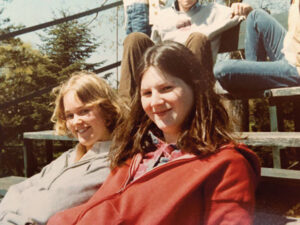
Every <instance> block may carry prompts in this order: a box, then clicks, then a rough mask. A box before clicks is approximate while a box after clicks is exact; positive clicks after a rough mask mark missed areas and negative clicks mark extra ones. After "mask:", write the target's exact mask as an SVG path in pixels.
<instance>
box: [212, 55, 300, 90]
mask: <svg viewBox="0 0 300 225" xmlns="http://www.w3.org/2000/svg"><path fill="white" fill-rule="evenodd" d="M214 74H215V77H216V79H217V80H218V81H219V82H220V84H221V86H222V87H223V88H224V89H225V90H227V91H228V92H231V93H245V92H250V93H251V92H255V91H262V90H266V89H270V88H280V87H292V86H298V85H300V76H299V75H298V73H297V69H296V67H294V66H291V65H290V64H289V63H287V61H286V60H285V59H283V60H280V61H274V62H254V61H247V60H225V61H222V62H218V63H217V64H216V65H215V67H214Z"/></svg>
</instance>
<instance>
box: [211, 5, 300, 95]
mask: <svg viewBox="0 0 300 225" xmlns="http://www.w3.org/2000/svg"><path fill="white" fill-rule="evenodd" d="M285 35H286V30H285V29H284V28H283V27H282V26H281V25H280V24H279V23H278V22H277V21H276V20H275V19H274V18H273V17H272V16H270V15H269V14H268V13H266V12H265V11H263V10H260V9H258V10H253V11H252V12H251V13H250V14H249V15H248V17H247V21H246V39H245V55H246V60H225V61H222V62H219V63H217V64H216V65H215V67H214V74H215V77H216V79H217V80H218V81H219V82H220V84H221V85H222V87H223V88H224V89H226V90H227V91H229V92H231V93H241V92H255V91H262V90H266V89H270V88H279V87H291V86H298V85H300V76H299V74H298V71H297V69H296V67H295V66H293V65H290V64H289V63H288V62H287V60H286V59H285V57H284V54H283V53H282V52H281V50H282V48H283V40H284V37H285ZM267 58H268V59H269V61H266V60H267Z"/></svg>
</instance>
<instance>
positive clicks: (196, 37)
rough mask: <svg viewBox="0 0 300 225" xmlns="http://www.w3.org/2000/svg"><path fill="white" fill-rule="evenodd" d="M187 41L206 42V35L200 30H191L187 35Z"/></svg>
mask: <svg viewBox="0 0 300 225" xmlns="http://www.w3.org/2000/svg"><path fill="white" fill-rule="evenodd" d="M187 41H196V42H199V43H208V42H209V40H208V37H207V36H206V35H205V34H202V33H200V32H193V33H191V34H190V35H189V37H188V39H187Z"/></svg>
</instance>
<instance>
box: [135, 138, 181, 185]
mask: <svg viewBox="0 0 300 225" xmlns="http://www.w3.org/2000/svg"><path fill="white" fill-rule="evenodd" d="M151 136H152V141H153V143H154V144H155V145H156V147H157V149H156V150H155V151H153V152H149V153H147V154H146V155H145V156H144V158H143V160H142V161H141V163H140V165H139V167H138V170H137V171H136V173H135V175H134V177H133V180H136V179H137V178H139V177H141V176H143V175H144V174H145V173H147V172H148V171H150V170H152V169H153V168H155V167H157V166H160V165H163V164H165V163H167V162H171V161H172V160H174V159H177V158H179V157H180V156H183V155H184V153H183V152H182V151H181V150H180V149H177V146H176V145H175V144H167V143H165V142H163V141H162V140H160V139H159V138H157V137H155V136H154V135H152V134H151Z"/></svg>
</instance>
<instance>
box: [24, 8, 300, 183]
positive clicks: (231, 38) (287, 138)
mask: <svg viewBox="0 0 300 225" xmlns="http://www.w3.org/2000/svg"><path fill="white" fill-rule="evenodd" d="M274 17H275V18H276V19H277V20H278V21H279V22H280V23H281V24H282V25H283V26H284V27H287V13H283V14H280V15H275V16H274ZM244 38H245V22H242V23H241V24H240V26H236V27H234V28H232V29H230V30H228V31H226V32H224V34H223V35H222V39H221V46H220V53H222V52H229V51H233V50H237V49H242V48H243V47H244ZM231 97H233V98H235V99H237V98H243V99H249V98H257V97H259V98H268V100H269V102H270V106H269V111H270V121H271V128H270V131H271V132H247V133H243V134H242V136H244V137H247V138H246V139H245V140H244V142H245V143H246V144H248V145H251V146H273V150H272V154H273V164H274V168H263V170H262V175H263V176H270V177H281V178H290V179H300V174H299V173H300V171H293V170H283V169H281V163H280V161H281V159H280V151H281V149H282V148H285V147H300V132H299V133H298V132H293V133H291V132H279V131H282V125H281V122H280V121H281V118H280V115H281V112H280V111H281V108H280V107H279V103H280V102H281V101H282V99H283V98H284V99H285V100H286V99H288V100H289V101H294V102H295V105H297V103H298V101H299V99H300V87H292V88H278V89H271V90H266V91H264V92H261V93H250V94H248V95H246V96H231ZM299 103H300V101H299ZM298 105H300V104H298ZM296 108H297V107H296ZM299 112H300V110H299ZM297 115H298V111H295V121H296V122H295V123H296V124H299V126H298V125H296V130H297V131H300V123H299V122H297V121H298V120H299V119H300V117H299V119H298V116H297ZM23 137H24V146H25V147H24V164H25V174H26V176H30V175H32V171H33V170H32V168H31V167H30V165H31V159H30V158H31V157H32V155H33V153H32V152H31V149H32V140H34V139H35V140H45V141H46V148H45V149H46V155H47V161H51V160H52V159H53V158H52V147H53V146H52V141H53V140H64V141H71V140H74V139H71V138H69V137H61V136H56V135H54V133H53V131H38V132H25V133H24V135H23Z"/></svg>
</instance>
